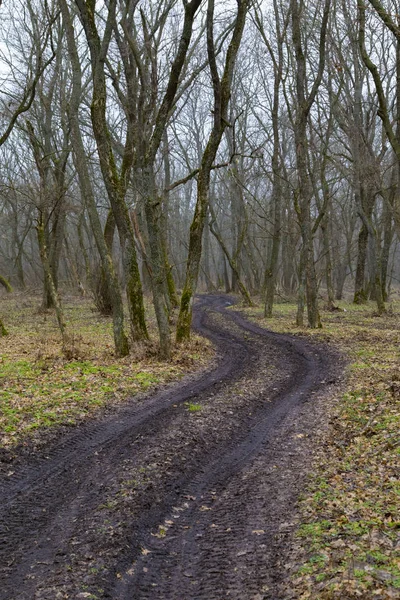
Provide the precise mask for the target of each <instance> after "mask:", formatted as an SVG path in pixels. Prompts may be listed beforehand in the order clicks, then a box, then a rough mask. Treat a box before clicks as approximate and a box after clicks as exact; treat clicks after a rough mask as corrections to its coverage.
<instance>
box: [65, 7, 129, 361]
mask: <svg viewBox="0 0 400 600" xmlns="http://www.w3.org/2000/svg"><path fill="white" fill-rule="evenodd" d="M60 6H61V11H62V16H63V20H64V26H65V29H66V36H67V43H68V51H69V54H70V59H71V63H72V69H73V92H72V95H71V100H70V105H69V114H68V116H69V119H70V126H71V139H72V144H73V159H74V163H75V168H76V171H77V174H78V180H79V186H80V189H81V193H82V197H83V199H84V201H85V203H86V208H87V211H88V215H89V219H90V224H91V226H92V231H93V235H94V238H95V241H96V245H97V249H98V251H99V255H100V258H101V264H102V267H103V269H104V272H105V275H106V279H107V282H108V284H109V295H110V299H111V302H112V315H113V332H114V344H115V353H116V355H117V356H126V355H127V354H128V353H129V344H128V339H127V337H126V335H125V332H124V307H123V303H122V298H121V293H120V287H119V283H118V279H117V276H116V273H115V270H114V265H113V262H112V257H111V255H110V253H109V251H108V248H107V244H106V242H105V239H104V235H103V230H102V226H101V221H100V217H99V214H98V212H97V207H96V201H95V197H94V193H93V189H92V185H91V181H90V175H89V168H88V164H87V158H86V153H85V148H84V144H83V139H82V133H81V128H80V123H79V116H78V109H79V102H80V98H81V92H82V75H81V67H80V61H79V55H78V52H77V47H76V43H75V34H74V29H73V26H72V21H71V17H70V13H69V9H68V5H67V2H66V0H60Z"/></svg>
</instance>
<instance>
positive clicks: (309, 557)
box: [245, 302, 400, 600]
mask: <svg viewBox="0 0 400 600" xmlns="http://www.w3.org/2000/svg"><path fill="white" fill-rule="evenodd" d="M339 304H340V308H341V309H342V310H341V311H337V312H327V311H322V321H323V329H322V330H307V329H299V328H296V327H295V326H294V325H293V323H294V322H295V314H296V307H295V306H294V305H289V304H285V305H277V306H276V308H275V315H274V317H273V318H272V319H264V318H263V316H262V309H261V308H257V307H256V308H251V309H246V311H245V312H246V314H247V315H248V316H249V317H252V318H254V319H256V320H257V321H258V322H260V323H261V324H262V325H263V326H264V327H266V328H270V329H273V330H274V331H280V332H290V333H294V334H301V335H307V336H310V337H315V338H317V339H319V340H323V341H326V342H328V343H330V344H333V345H335V346H336V347H338V348H339V349H340V350H341V351H342V352H343V353H344V354H345V355H347V356H348V358H349V361H350V362H349V367H348V373H347V375H348V377H347V384H346V386H347V389H346V392H345V393H344V395H343V396H342V397H341V398H339V399H338V401H337V404H336V409H335V412H334V414H333V415H331V422H330V428H329V433H328V438H327V440H324V444H321V448H320V452H319V454H318V456H319V459H318V460H317V463H316V464H315V465H314V475H313V476H312V478H311V481H310V484H309V487H308V491H307V493H306V495H305V496H304V498H303V499H302V500H301V503H300V511H301V521H302V524H301V526H300V527H299V529H298V534H297V535H298V547H297V551H296V558H297V563H298V565H297V568H296V569H295V572H294V574H293V578H292V582H291V585H290V586H288V593H289V587H290V590H291V592H290V593H292V595H291V596H290V597H292V598H296V599H299V600H306V599H308V598H313V599H318V600H328V599H340V600H346V599H353V598H362V599H364V600H367V599H386V598H400V477H399V475H400V368H399V358H400V356H399V350H400V346H399V342H400V315H399V313H400V303H399V302H395V303H393V304H392V306H391V312H390V313H389V314H386V315H384V316H382V317H378V316H376V315H375V313H374V307H373V305H372V304H371V305H366V306H354V305H352V304H346V303H342V302H341V303H339ZM288 597H289V596H288Z"/></svg>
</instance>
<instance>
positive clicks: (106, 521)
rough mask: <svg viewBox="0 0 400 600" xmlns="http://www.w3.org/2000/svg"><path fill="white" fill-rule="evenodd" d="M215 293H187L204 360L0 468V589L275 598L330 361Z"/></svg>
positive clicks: (318, 426) (332, 380)
mask: <svg viewBox="0 0 400 600" xmlns="http://www.w3.org/2000/svg"><path fill="white" fill-rule="evenodd" d="M228 303H229V301H228V300H227V298H226V296H204V297H201V298H200V299H199V300H198V302H197V307H196V311H195V322H194V324H195V327H196V329H197V330H198V331H199V332H201V333H202V334H203V335H205V336H207V337H208V338H209V339H210V340H211V341H212V342H213V343H214V344H215V346H216V348H217V352H218V361H217V364H216V365H214V366H213V368H211V369H209V370H208V371H207V372H205V373H203V374H201V375H198V376H197V378H191V379H189V378H188V380H186V381H184V382H181V383H180V384H179V385H175V386H170V387H168V388H167V389H164V390H162V391H159V392H155V393H153V394H152V395H149V396H147V397H144V398H143V397H142V398H140V399H137V398H136V399H135V398H134V399H132V400H130V401H128V402H127V404H126V405H125V406H124V407H123V408H121V409H120V410H119V411H118V412H116V413H115V414H114V415H112V416H111V417H110V415H108V416H107V417H106V418H103V420H97V421H96V422H92V423H90V424H88V425H86V426H84V427H79V428H77V429H76V430H74V431H73V433H70V434H69V435H68V436H63V438H62V439H61V440H59V441H58V442H57V444H53V445H52V446H51V447H47V448H46V449H45V451H44V452H43V454H42V455H41V456H40V457H32V458H31V459H26V458H24V459H23V460H22V461H20V462H17V463H16V464H15V465H12V464H11V465H7V469H6V470H7V471H8V472H7V473H6V474H5V475H4V476H2V478H1V480H0V599H1V600H34V599H49V600H56V599H64V598H70V599H75V598H76V599H78V598H99V599H100V598H101V599H112V600H128V599H129V600H136V599H137V600H146V599H149V600H153V599H154V600H156V599H164V600H229V599H235V600H261V599H267V598H271V599H276V598H279V597H281V591H280V590H281V582H282V580H283V579H284V577H285V567H284V562H285V560H286V549H287V547H288V545H289V544H290V539H291V534H292V531H293V529H294V527H295V516H296V513H295V504H296V500H297V497H298V494H299V492H301V490H302V489H303V487H304V484H305V480H306V474H307V470H308V469H309V466H310V463H311V460H312V452H313V445H314V443H315V437H317V436H318V435H319V433H320V431H321V430H323V428H324V420H325V408H324V403H325V399H326V398H327V397H331V396H332V394H333V386H335V385H336V384H337V382H338V375H337V371H338V368H337V358H336V357H335V356H334V355H333V354H331V353H330V352H329V351H328V350H327V348H325V347H321V346H317V345H313V344H311V343H309V342H306V341H304V340H302V339H300V338H294V337H291V336H282V335H278V334H273V333H270V332H267V331H265V330H263V329H261V328H259V327H257V326H256V325H253V324H251V323H249V322H248V321H246V320H245V319H244V318H243V317H242V316H240V314H238V313H233V312H232V311H227V310H226V305H227V304H228ZM335 365H336V366H335ZM11 473H12V474H11Z"/></svg>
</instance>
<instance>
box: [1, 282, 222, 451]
mask: <svg viewBox="0 0 400 600" xmlns="http://www.w3.org/2000/svg"><path fill="white" fill-rule="evenodd" d="M39 306H40V297H27V296H26V295H23V294H12V295H7V296H5V295H4V296H2V299H1V314H2V318H3V319H4V321H5V323H6V325H7V329H8V332H9V335H8V336H4V337H0V447H3V448H4V447H5V448H8V447H11V446H14V445H15V444H16V443H18V442H21V441H22V440H23V439H26V438H27V436H28V437H32V436H40V434H41V432H42V431H43V429H44V428H48V427H50V426H54V425H72V424H74V423H76V422H78V421H81V420H82V419H83V418H85V417H87V416H90V415H92V414H94V413H95V412H96V411H97V410H98V409H99V408H100V407H104V406H107V405H111V404H115V403H117V402H120V401H123V400H124V399H126V398H127V397H128V396H132V395H134V394H137V393H138V392H140V391H145V390H147V389H148V388H150V387H151V386H153V387H154V386H156V385H161V384H164V383H166V382H169V381H172V380H177V379H179V378H181V377H182V376H183V375H185V374H186V373H188V371H190V370H194V369H198V368H200V367H201V366H204V365H205V364H206V363H207V362H208V361H209V360H210V359H211V357H212V349H211V346H210V345H209V344H208V343H207V341H206V340H204V339H203V338H198V337H194V338H193V340H192V341H191V342H190V344H188V345H185V346H181V347H179V348H175V349H174V352H173V358H172V361H171V362H169V363H166V362H162V361H160V360H159V359H158V358H157V351H156V343H155V339H156V332H155V324H154V322H153V320H152V319H150V321H149V325H150V330H151V333H152V338H153V339H154V341H153V342H150V343H149V344H147V345H146V346H142V347H136V348H133V349H132V352H131V354H130V356H128V357H126V358H124V359H116V358H115V356H114V352H113V348H114V346H113V338H112V324H111V320H110V319H108V318H105V317H101V316H100V315H99V314H98V313H97V312H96V311H95V310H94V309H93V304H92V302H91V301H90V300H89V299H81V298H79V299H78V298H73V297H71V298H67V299H66V300H65V301H64V310H65V314H66V319H67V321H68V332H69V335H70V338H71V339H70V342H69V344H68V347H67V357H68V358H67V357H66V355H65V352H64V353H63V352H62V345H61V342H60V335H59V331H58V329H57V324H56V320H55V316H54V313H53V312H52V311H46V312H43V311H40V310H38V308H39Z"/></svg>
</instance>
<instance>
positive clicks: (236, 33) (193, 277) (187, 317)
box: [176, 0, 249, 342]
mask: <svg viewBox="0 0 400 600" xmlns="http://www.w3.org/2000/svg"><path fill="white" fill-rule="evenodd" d="M248 7H249V2H248V0H238V11H237V16H236V21H235V25H234V30H233V33H232V38H231V41H230V44H229V47H228V49H227V52H226V59H225V67H224V73H223V76H222V78H221V79H220V77H219V73H218V68H217V62H216V56H215V47H214V31H213V25H214V0H209V2H208V9H207V52H208V60H209V65H210V70H211V77H212V81H213V91H214V123H213V127H212V130H211V133H210V136H209V138H208V143H207V146H206V148H205V150H204V153H203V157H202V160H201V165H200V169H199V174H198V181H197V200H196V207H195V212H194V217H193V221H192V224H191V226H190V236H189V254H188V260H187V267H186V279H185V285H184V288H183V293H182V298H181V306H180V311H179V317H178V323H177V328H176V339H177V341H178V342H181V341H183V340H185V339H189V338H190V326H191V322H192V305H193V296H194V294H195V292H196V286H197V281H198V276H199V267H200V259H201V250H202V238H203V229H204V223H205V220H206V217H207V211H208V204H209V192H210V176H211V168H212V165H213V162H214V160H215V156H216V154H217V151H218V148H219V145H220V142H221V139H222V136H223V133H224V131H225V129H226V127H227V124H228V121H227V118H228V107H229V99H230V95H231V85H232V78H233V69H234V66H235V62H236V57H237V53H238V50H239V46H240V42H241V39H242V35H243V30H244V25H245V22H246V15H247V10H248Z"/></svg>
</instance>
